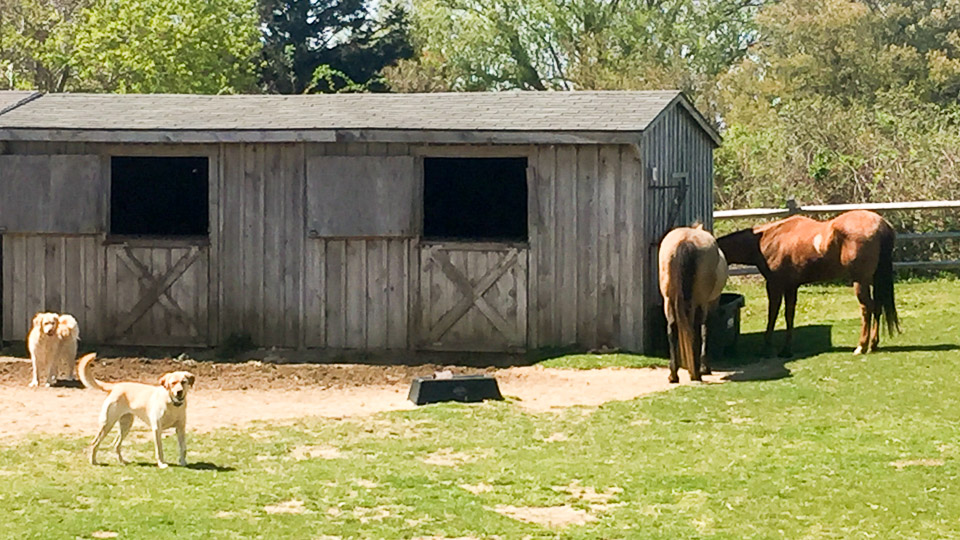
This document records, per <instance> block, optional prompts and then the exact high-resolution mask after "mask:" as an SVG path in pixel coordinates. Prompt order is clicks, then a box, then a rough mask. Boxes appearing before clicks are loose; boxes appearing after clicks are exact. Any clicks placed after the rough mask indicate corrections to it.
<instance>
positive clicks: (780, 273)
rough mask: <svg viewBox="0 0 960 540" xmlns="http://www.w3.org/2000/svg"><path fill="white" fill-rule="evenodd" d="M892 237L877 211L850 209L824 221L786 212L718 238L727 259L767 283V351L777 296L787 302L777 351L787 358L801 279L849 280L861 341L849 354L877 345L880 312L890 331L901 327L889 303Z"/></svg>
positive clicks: (777, 307) (866, 350)
mask: <svg viewBox="0 0 960 540" xmlns="http://www.w3.org/2000/svg"><path fill="white" fill-rule="evenodd" d="M895 236H896V234H895V233H894V231H893V227H891V226H890V224H889V223H887V221H886V220H885V219H883V218H882V217H880V216H879V215H878V214H876V213H874V212H868V211H866V210H853V211H850V212H845V213H843V214H840V215H839V216H837V217H835V218H833V219H831V220H829V221H816V220H813V219H810V218H807V217H804V216H791V217H788V218H786V219H783V220H780V221H775V222H773V223H767V224H764V225H757V226H755V227H753V228H751V229H744V230H742V231H737V232H734V233H730V234H728V235H726V236H723V237H721V238H719V239H718V240H717V242H718V243H719V244H720V249H722V250H723V253H724V254H725V255H726V256H727V260H728V261H730V262H732V263H740V264H752V265H756V267H757V268H758V269H759V270H760V273H761V274H763V277H764V278H765V279H766V281H767V302H768V306H767V331H766V334H765V336H764V343H765V345H766V348H767V351H768V352H771V351H772V338H773V327H774V325H775V324H776V321H777V315H778V314H779V312H780V302H781V300H785V301H786V307H785V309H784V317H785V318H786V320H787V337H786V341H785V343H784V345H783V349H782V350H781V351H780V355H781V356H790V344H791V340H792V338H793V316H794V312H795V310H796V306H797V288H798V287H799V286H800V285H803V284H805V283H814V282H819V281H830V280H833V279H837V278H848V279H851V280H852V281H853V289H854V292H855V293H856V295H857V300H858V301H859V302H860V317H861V327H860V341H859V344H858V346H857V348H856V350H855V351H854V352H853V353H854V354H860V353H862V352H864V353H865V352H870V351H873V350H876V349H877V345H878V344H879V342H880V316H881V314H882V315H883V316H884V317H885V318H886V322H887V330H888V331H889V333H890V334H893V332H894V330H896V331H898V332H899V331H900V322H899V320H898V319H897V308H896V305H895V304H894V301H893V242H894V238H895ZM871 286H872V287H873V294H872V295H871V293H870V287H871Z"/></svg>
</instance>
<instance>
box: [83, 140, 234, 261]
mask: <svg viewBox="0 0 960 540" xmlns="http://www.w3.org/2000/svg"><path fill="white" fill-rule="evenodd" d="M106 150H107V151H106V152H105V153H104V154H102V159H103V166H102V170H103V174H104V177H105V178H104V180H105V182H104V184H105V185H106V187H107V189H105V190H104V207H105V208H106V212H105V216H104V217H105V222H106V223H105V224H104V225H105V230H106V231H107V234H106V238H105V239H104V243H105V244H114V243H123V244H128V245H142V246H166V245H170V246H181V245H182V246H208V245H210V242H211V237H213V236H215V235H216V228H217V221H216V219H217V213H218V212H217V207H218V203H217V199H216V194H217V192H218V188H217V186H218V185H219V177H220V175H219V167H220V164H219V158H218V156H217V153H216V151H215V150H210V149H208V148H191V147H190V146H183V145H167V144H157V145H149V146H131V145H112V146H111V147H109V148H107V149H106ZM115 158H170V159H183V158H203V159H206V164H207V167H206V190H205V195H206V207H205V208H204V210H203V211H205V212H206V214H205V216H206V217H205V219H206V231H205V232H202V233H199V234H194V232H193V231H191V232H190V233H184V234H177V233H157V234H153V233H126V232H118V231H116V230H115V229H114V226H113V225H114V222H113V219H114V199H113V192H114V159H115ZM198 210H199V205H198Z"/></svg>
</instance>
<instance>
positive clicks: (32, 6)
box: [0, 0, 92, 92]
mask: <svg viewBox="0 0 960 540" xmlns="http://www.w3.org/2000/svg"><path fill="white" fill-rule="evenodd" d="M91 1H92V0H15V1H14V0H3V1H0V89H11V88H13V89H18V88H20V89H39V90H44V91H48V92H62V91H63V90H65V89H66V88H68V86H67V83H68V82H69V81H70V77H71V69H70V68H71V64H70V55H71V52H72V50H73V35H74V32H75V30H76V26H77V21H76V19H77V15H78V13H80V12H81V11H82V10H83V8H84V7H85V6H87V5H89V4H90V3H91Z"/></svg>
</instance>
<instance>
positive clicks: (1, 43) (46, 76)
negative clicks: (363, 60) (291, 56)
mask: <svg viewBox="0 0 960 540" xmlns="http://www.w3.org/2000/svg"><path fill="white" fill-rule="evenodd" d="M0 2H2V3H0V67H3V68H5V70H6V71H7V72H8V76H7V86H14V87H19V88H35V89H38V90H44V91H48V92H62V91H68V90H69V91H92V92H190V93H222V92H243V91H249V90H252V89H254V88H255V87H256V60H257V58H258V53H259V49H260V43H259V39H258V36H259V30H258V22H259V21H258V19H257V15H256V11H255V9H254V7H255V4H254V2H255V0H0ZM4 64H5V65H4ZM11 81H12V84H11Z"/></svg>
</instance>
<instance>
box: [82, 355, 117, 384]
mask: <svg viewBox="0 0 960 540" xmlns="http://www.w3.org/2000/svg"><path fill="white" fill-rule="evenodd" d="M96 357H97V353H89V354H85V355H83V357H82V358H80V363H79V364H77V373H78V374H79V375H80V382H82V383H83V386H85V387H87V388H92V389H94V390H100V391H101V392H109V391H110V390H112V389H113V384H112V383H107V382H103V381H98V380H97V379H95V378H94V377H93V373H91V372H90V364H91V363H92V362H93V359H94V358H96Z"/></svg>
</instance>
